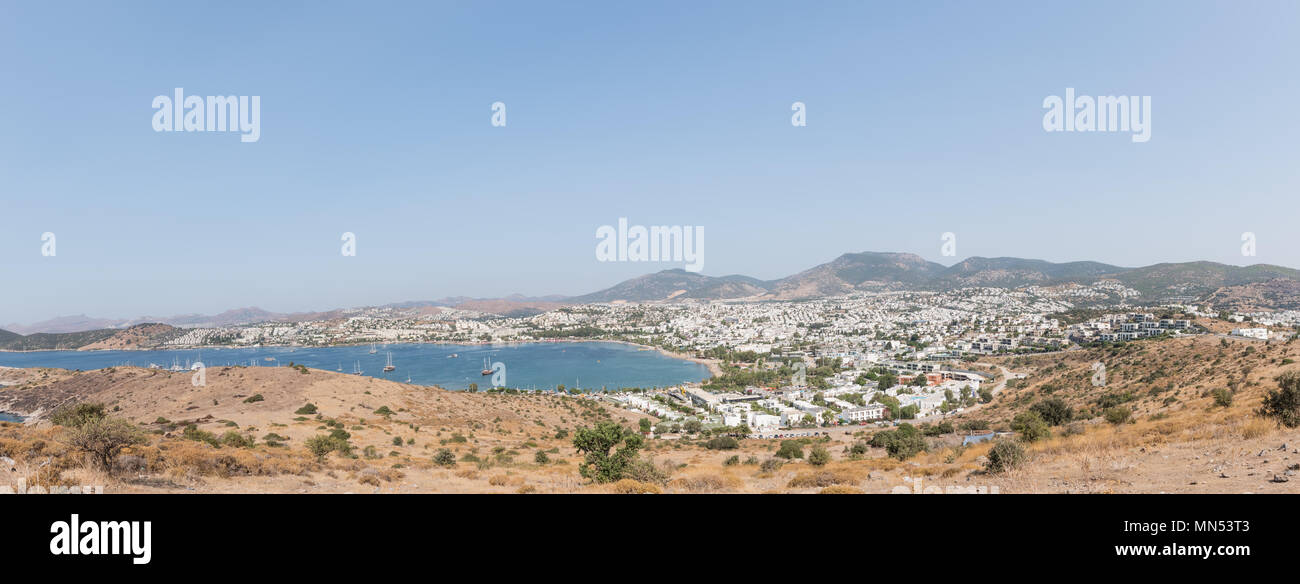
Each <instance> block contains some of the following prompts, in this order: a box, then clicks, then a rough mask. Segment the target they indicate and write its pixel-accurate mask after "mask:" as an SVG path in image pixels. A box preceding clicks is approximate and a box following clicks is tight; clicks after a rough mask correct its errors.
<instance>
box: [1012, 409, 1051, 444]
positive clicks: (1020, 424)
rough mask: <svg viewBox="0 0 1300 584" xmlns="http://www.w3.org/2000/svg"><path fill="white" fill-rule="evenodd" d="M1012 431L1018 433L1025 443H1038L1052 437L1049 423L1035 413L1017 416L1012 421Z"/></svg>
mask: <svg viewBox="0 0 1300 584" xmlns="http://www.w3.org/2000/svg"><path fill="white" fill-rule="evenodd" d="M1011 429H1012V430H1015V431H1016V432H1018V433H1019V434H1020V439H1021V440H1024V441H1025V442H1037V441H1039V440H1042V439H1044V438H1047V437H1049V436H1051V435H1052V431H1051V429H1050V428H1048V426H1047V422H1046V421H1044V420H1043V417H1042V416H1040V415H1039V414H1038V412H1035V411H1025V412H1020V413H1019V414H1016V417H1015V418H1013V419H1012V420H1011Z"/></svg>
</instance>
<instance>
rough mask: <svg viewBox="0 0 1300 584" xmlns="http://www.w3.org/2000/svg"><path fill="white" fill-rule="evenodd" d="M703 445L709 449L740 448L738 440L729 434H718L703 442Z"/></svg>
mask: <svg viewBox="0 0 1300 584" xmlns="http://www.w3.org/2000/svg"><path fill="white" fill-rule="evenodd" d="M704 447H705V448H708V449H709V450H735V449H737V448H740V442H738V441H737V440H736V439H735V438H732V437H731V436H718V437H715V438H712V439H710V440H709V441H708V442H706V443H704Z"/></svg>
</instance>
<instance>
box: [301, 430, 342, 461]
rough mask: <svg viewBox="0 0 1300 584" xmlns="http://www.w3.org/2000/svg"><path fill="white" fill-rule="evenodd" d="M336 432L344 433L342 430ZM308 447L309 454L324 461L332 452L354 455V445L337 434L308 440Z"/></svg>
mask: <svg viewBox="0 0 1300 584" xmlns="http://www.w3.org/2000/svg"><path fill="white" fill-rule="evenodd" d="M335 432H336V433H337V432H342V430H335ZM343 433H344V434H347V432H343ZM306 446H307V450H308V451H309V452H311V453H312V454H314V455H316V458H318V459H322V460H323V459H324V458H325V457H326V456H327V455H328V454H329V453H331V452H338V453H339V454H342V455H344V456H347V455H350V454H352V445H351V444H349V443H348V441H347V439H345V438H340V437H339V436H338V435H336V434H330V435H328V436H327V435H320V436H315V437H313V438H308V439H307V442H306Z"/></svg>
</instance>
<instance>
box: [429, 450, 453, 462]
mask: <svg viewBox="0 0 1300 584" xmlns="http://www.w3.org/2000/svg"><path fill="white" fill-rule="evenodd" d="M433 463H434V464H436V465H438V466H456V455H455V454H452V452H451V451H450V450H448V449H446V448H440V449H438V453H437V454H435V455H433Z"/></svg>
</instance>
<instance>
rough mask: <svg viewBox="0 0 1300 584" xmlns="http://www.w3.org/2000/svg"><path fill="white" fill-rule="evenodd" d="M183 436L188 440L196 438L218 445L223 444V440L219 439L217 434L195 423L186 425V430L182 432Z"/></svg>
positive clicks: (196, 439) (196, 440) (199, 440)
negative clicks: (200, 427)
mask: <svg viewBox="0 0 1300 584" xmlns="http://www.w3.org/2000/svg"><path fill="white" fill-rule="evenodd" d="M181 437H182V438H184V439H186V440H194V441H195V442H206V443H208V444H211V445H213V446H217V447H220V446H221V441H220V440H219V439H217V435H216V434H213V433H212V432H206V431H203V430H200V429H199V427H198V426H196V425H194V424H190V425H188V426H186V427H185V430H183V431H182V432H181Z"/></svg>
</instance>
